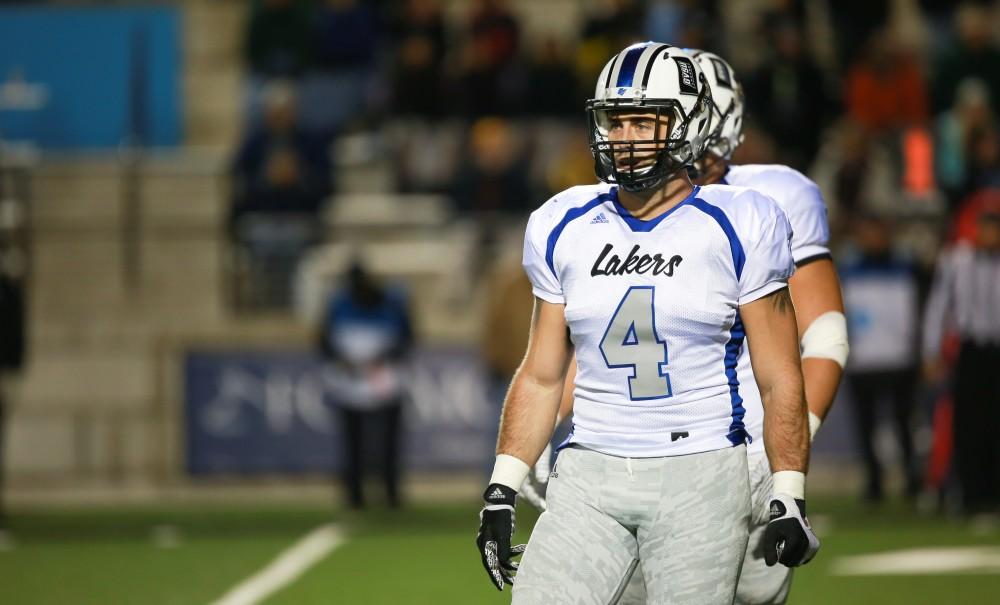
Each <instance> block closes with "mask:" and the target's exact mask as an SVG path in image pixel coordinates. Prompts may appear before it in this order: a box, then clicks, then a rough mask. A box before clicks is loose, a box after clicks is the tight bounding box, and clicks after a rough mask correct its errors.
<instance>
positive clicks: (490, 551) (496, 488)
mask: <svg viewBox="0 0 1000 605" xmlns="http://www.w3.org/2000/svg"><path fill="white" fill-rule="evenodd" d="M516 496H517V492H515V491H514V490H512V489H511V488H509V487H507V486H506V485H500V484H499V483H491V484H490V485H489V487H487V488H486V492H485V493H483V500H485V501H486V504H485V506H483V510H481V511H480V512H479V534H478V535H477V536H476V547H477V549H478V550H479V555H480V556H481V557H482V559H483V567H485V568H486V573H488V574H489V575H490V580H492V582H493V585H494V586H496V587H497V590H500V591H502V590H503V585H504V583H507V584H511V585H513V584H514V572H516V571H517V565H518V564H517V562H516V561H511V560H510V559H511V557H514V556H517V555H520V554H521V553H523V552H524V548H525V546H526V545H525V544H519V545H517V546H514V547H511V545H510V539H511V537H513V535H514V500H515V497H516Z"/></svg>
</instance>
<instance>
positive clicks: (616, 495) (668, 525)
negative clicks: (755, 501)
mask: <svg viewBox="0 0 1000 605" xmlns="http://www.w3.org/2000/svg"><path fill="white" fill-rule="evenodd" d="M749 517H750V488H749V478H748V472H747V456H746V448H745V447H744V446H738V447H734V448H727V449H722V450H717V451H713V452H704V453H700V454H691V455H687V456H673V457H664V458H620V457H616V456H609V455H606V454H601V453H599V452H595V451H593V450H589V449H586V448H581V447H570V448H567V449H565V450H563V451H562V452H560V454H559V458H558V460H557V461H556V466H555V469H554V470H553V474H552V479H551V480H550V482H549V488H548V510H546V511H545V512H544V513H542V516H541V517H539V519H538V522H537V523H536V524H535V529H534V531H533V532H532V534H531V539H530V540H529V541H528V549H527V551H526V552H525V554H524V559H523V563H522V564H521V569H520V571H519V572H518V574H517V578H516V579H515V581H514V591H513V593H514V598H513V603H514V604H515V605H535V604H537V605H558V604H566V605H570V604H572V605H584V604H594V605H609V604H615V603H618V600H619V599H620V597H621V595H622V593H623V592H624V590H625V587H626V586H627V585H628V582H629V579H630V578H631V576H632V574H633V572H634V571H635V569H636V568H637V567H638V565H639V562H640V561H642V564H643V568H644V569H645V570H646V574H645V577H644V580H645V589H646V592H647V598H648V602H649V603H656V604H657V605H661V604H674V603H677V604H682V603H693V604H698V605H716V604H718V605H722V604H725V605H729V604H731V603H732V602H733V598H734V594H735V592H736V581H737V577H738V576H739V570H740V565H741V564H742V562H743V555H744V553H745V551H746V546H747V537H748V531H749V529H748V528H749Z"/></svg>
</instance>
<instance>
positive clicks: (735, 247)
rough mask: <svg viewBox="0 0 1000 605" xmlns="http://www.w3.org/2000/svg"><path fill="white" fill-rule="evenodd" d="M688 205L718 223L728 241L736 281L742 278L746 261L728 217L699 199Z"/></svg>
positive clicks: (720, 210)
mask: <svg viewBox="0 0 1000 605" xmlns="http://www.w3.org/2000/svg"><path fill="white" fill-rule="evenodd" d="M689 203H690V204H691V205H692V206H694V207H695V208H697V209H698V210H701V211H702V212H704V213H705V214H707V215H709V216H710V217H712V218H714V219H715V222H717V223H719V226H720V227H722V232H723V233H725V234H726V238H727V239H728V240H729V249H730V251H731V252H732V254H733V265H734V267H735V268H736V279H740V278H741V277H742V276H743V265H745V264H746V261H747V259H746V255H745V254H744V253H743V244H741V243H740V238H739V237H737V236H736V230H735V229H733V224H732V223H730V222H729V217H728V216H726V213H725V212H723V211H722V208H719V207H718V206H713V205H712V204H709V203H708V202H706V201H705V200H703V199H701V198H696V199H693V200H691V201H690V202H689Z"/></svg>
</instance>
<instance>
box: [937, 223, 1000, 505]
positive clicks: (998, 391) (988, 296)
mask: <svg viewBox="0 0 1000 605" xmlns="http://www.w3.org/2000/svg"><path fill="white" fill-rule="evenodd" d="M998 276H1000V209H997V208H996V207H990V206H984V208H983V210H982V212H981V213H980V214H979V216H978V222H977V231H976V239H975V242H974V244H973V245H971V246H970V245H965V244H959V245H956V246H954V247H953V248H951V249H949V250H947V251H946V252H945V253H943V254H942V255H941V257H940V259H939V262H938V266H937V271H936V273H935V276H934V285H933V287H932V289H931V296H930V299H929V301H928V303H927V311H926V313H925V316H924V339H923V340H924V341H923V355H924V374H925V377H926V378H927V379H928V380H929V381H930V382H932V383H933V382H940V381H941V379H942V378H943V377H944V372H945V370H944V365H943V362H942V345H943V342H944V341H945V339H946V337H947V336H948V335H949V333H953V334H954V335H956V336H957V338H958V340H959V342H960V345H959V352H958V360H957V362H956V363H955V367H954V372H953V373H954V376H953V381H952V382H953V393H954V415H953V424H952V426H953V438H952V443H954V451H955V455H954V467H955V470H956V474H957V478H958V482H959V485H960V489H961V496H962V507H963V511H964V512H965V513H967V514H973V515H974V514H979V513H993V514H996V513H997V512H1000V441H997V439H996V435H997V434H998V433H1000V414H997V413H996V410H997V405H998V403H1000V372H998V371H997V369H998V368H1000V313H997V309H1000V278H998Z"/></svg>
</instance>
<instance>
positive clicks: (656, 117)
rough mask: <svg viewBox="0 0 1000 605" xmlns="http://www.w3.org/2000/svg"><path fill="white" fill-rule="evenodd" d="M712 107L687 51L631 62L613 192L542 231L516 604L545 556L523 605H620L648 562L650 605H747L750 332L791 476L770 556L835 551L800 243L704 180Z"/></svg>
mask: <svg viewBox="0 0 1000 605" xmlns="http://www.w3.org/2000/svg"><path fill="white" fill-rule="evenodd" d="M711 107H712V98H711V92H710V88H709V85H708V83H707V80H706V76H705V75H704V74H703V73H702V70H701V68H700V67H699V66H698V63H697V62H696V61H695V59H694V58H693V57H692V56H691V55H690V54H688V53H687V52H685V51H683V50H681V49H678V48H674V47H671V46H668V45H666V44H658V43H652V42H649V43H643V44H637V45H633V46H630V47H629V48H626V49H625V50H623V51H622V52H620V53H618V54H617V55H615V56H614V57H612V59H611V60H610V61H609V62H608V64H607V65H606V66H605V67H604V69H603V71H602V73H601V75H600V77H599V79H598V82H597V87H596V93H595V98H594V99H592V100H591V101H589V102H588V103H587V114H588V119H589V122H590V147H591V151H592V153H593V155H594V158H595V168H596V172H597V175H598V177H599V178H600V180H601V181H602V183H601V184H599V185H588V186H581V187H574V188H572V189H569V190H567V191H564V192H562V193H560V194H558V195H556V196H554V197H553V198H552V199H550V200H549V201H548V202H546V203H545V204H544V205H542V207H541V208H539V209H538V210H536V211H535V212H534V213H533V214H532V216H531V219H530V220H529V222H528V227H527V232H526V234H525V245H524V267H525V270H526V272H527V274H528V276H529V278H530V279H531V282H532V286H533V292H534V294H535V297H536V298H535V313H534V317H533V320H532V328H531V334H530V337H529V344H528V351H527V354H526V356H525V359H524V362H523V363H522V365H521V367H520V368H519V370H518V372H517V374H516V375H515V377H514V380H513V382H512V384H511V388H510V392H509V393H508V396H507V400H506V402H505V405H504V412H503V417H502V419H501V425H500V439H499V442H498V445H497V460H496V463H495V467H494V472H493V475H492V477H491V479H490V483H489V485H488V487H487V488H486V491H485V492H484V500H485V505H484V507H483V509H482V511H481V513H480V528H479V534H478V536H477V540H476V544H477V547H478V549H479V552H480V556H481V558H482V562H483V565H484V567H485V568H486V570H487V572H488V574H489V577H490V579H491V581H492V582H493V584H494V585H495V586H496V588H498V589H502V588H503V585H504V583H511V584H513V583H514V572H515V571H516V570H517V569H518V565H517V563H516V562H514V561H512V557H513V556H514V555H517V554H519V553H521V552H524V559H523V562H522V565H521V567H520V571H518V572H517V575H516V584H514V600H513V602H514V603H546V605H548V604H549V603H552V602H573V603H609V602H614V601H615V600H616V599H617V598H618V597H619V596H620V594H621V591H622V590H623V589H624V587H625V586H626V585H627V583H628V580H629V578H630V577H631V575H632V573H633V572H634V570H635V569H636V567H637V566H638V565H639V564H640V562H641V563H642V566H643V570H644V580H645V588H646V592H647V594H648V599H649V601H650V602H656V603H660V602H679V601H680V602H683V601H696V602H698V603H708V604H713V603H731V602H732V601H733V598H734V595H735V591H736V581H737V578H738V576H739V571H740V565H741V563H742V560H743V557H744V553H745V551H746V547H747V540H748V537H749V535H748V531H749V518H750V513H751V505H750V485H749V471H748V467H747V455H746V443H747V441H748V434H747V430H746V425H745V423H744V416H745V409H744V406H743V398H742V391H743V390H744V388H745V385H744V384H743V383H741V381H740V378H739V375H738V364H739V358H740V354H741V352H742V349H743V342H744V338H746V339H747V342H748V343H749V346H750V347H751V348H752V349H753V369H754V373H753V376H754V377H755V379H756V381H757V383H758V387H759V388H758V390H759V392H760V393H761V397H762V399H763V401H764V403H765V407H764V409H765V410H766V412H765V418H766V423H765V425H764V435H765V445H766V450H767V458H768V460H769V465H770V468H771V469H773V471H774V472H773V476H772V478H771V480H772V483H773V490H772V493H771V501H770V508H771V509H773V512H774V514H773V515H772V518H771V520H770V522H769V524H768V526H767V531H766V532H765V536H764V541H763V551H764V552H765V556H766V559H767V562H768V563H769V564H774V563H775V562H778V561H780V562H781V563H783V564H784V565H790V566H793V565H799V564H802V563H805V562H807V561H809V560H810V559H811V558H812V556H813V555H814V554H815V553H816V551H817V550H818V548H819V542H818V540H817V539H816V537H815V535H814V534H813V533H812V531H811V530H810V529H809V527H808V524H807V522H806V521H805V518H804V513H803V511H804V508H805V472H806V468H807V464H808V451H809V429H808V416H807V408H806V403H805V393H804V388H803V382H802V369H801V365H800V360H799V350H798V341H799V338H798V330H797V327H796V323H795V315H794V312H793V310H792V301H791V298H790V296H789V293H788V286H787V280H788V278H789V277H790V276H791V274H792V272H793V270H794V261H793V259H792V254H791V250H790V246H789V240H790V238H791V235H792V234H791V228H790V226H789V224H788V220H787V218H786V217H785V215H784V213H783V212H782V211H781V210H780V208H779V207H778V206H777V204H776V203H775V202H774V201H773V200H770V199H769V198H767V197H766V196H764V195H762V194H760V193H758V192H756V191H754V190H752V189H747V188H743V187H733V186H727V185H706V186H695V185H693V184H692V183H691V181H690V179H689V177H688V170H689V169H690V168H691V167H692V166H693V164H694V162H695V160H696V159H698V158H699V157H701V155H702V153H703V151H704V146H705V144H706V141H707V139H708V136H709V134H710V129H711V126H712V119H711ZM574 353H575V355H576V361H577V374H576V380H575V392H574V396H575V401H574V429H573V432H572V434H571V435H570V437H569V439H568V440H567V442H566V443H565V444H563V446H562V447H561V451H560V453H559V457H558V461H557V465H556V467H555V469H554V471H553V473H552V479H551V485H550V486H549V488H548V493H547V502H548V507H547V510H546V511H545V512H544V513H543V514H542V515H541V517H539V519H538V522H537V524H536V525H535V528H534V531H533V533H532V535H531V539H530V541H529V544H528V546H527V550H526V551H525V550H524V547H523V546H513V547H512V546H511V544H510V538H511V535H512V534H513V530H514V510H515V502H516V495H517V490H518V489H519V488H520V487H521V485H522V484H523V482H524V480H525V478H526V476H527V475H528V473H529V471H530V467H531V465H533V464H534V463H535V462H536V460H537V459H538V457H539V454H540V453H541V452H542V450H543V448H544V447H545V446H546V443H547V442H548V440H549V439H550V438H551V435H552V427H553V425H554V421H555V419H556V415H557V412H558V408H559V404H560V399H561V397H562V392H563V385H564V382H565V380H566V373H567V368H568V365H569V363H570V361H571V359H572V357H573V355H574ZM748 379H750V378H749V376H748ZM750 380H752V379H750Z"/></svg>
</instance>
